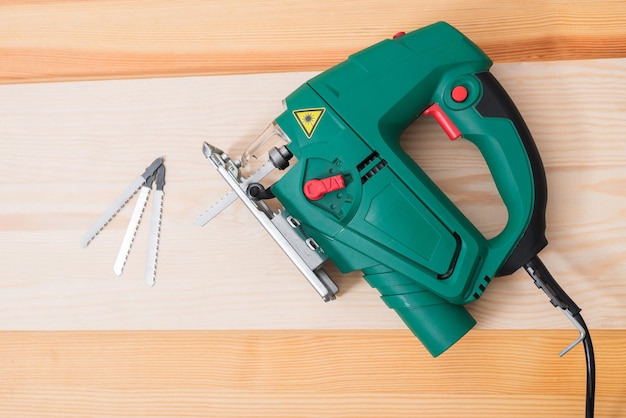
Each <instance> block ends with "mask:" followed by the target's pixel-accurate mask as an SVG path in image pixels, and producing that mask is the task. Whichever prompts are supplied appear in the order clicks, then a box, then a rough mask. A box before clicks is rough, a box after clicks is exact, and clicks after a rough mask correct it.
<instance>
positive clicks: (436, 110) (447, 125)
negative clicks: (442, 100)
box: [424, 103, 461, 141]
mask: <svg viewBox="0 0 626 418" xmlns="http://www.w3.org/2000/svg"><path fill="white" fill-rule="evenodd" d="M424 114H425V115H432V116H433V117H434V118H435V120H436V121H437V123H438V124H439V126H441V129H443V131H444V132H445V133H446V135H448V138H450V139H451V140H452V141H454V140H455V139H457V138H458V137H460V136H461V131H460V130H459V128H457V127H456V125H455V124H454V122H452V120H450V118H449V117H448V115H446V113H445V112H444V111H443V109H442V108H441V106H439V105H438V104H437V103H434V104H432V105H430V107H429V108H428V109H426V110H425V111H424Z"/></svg>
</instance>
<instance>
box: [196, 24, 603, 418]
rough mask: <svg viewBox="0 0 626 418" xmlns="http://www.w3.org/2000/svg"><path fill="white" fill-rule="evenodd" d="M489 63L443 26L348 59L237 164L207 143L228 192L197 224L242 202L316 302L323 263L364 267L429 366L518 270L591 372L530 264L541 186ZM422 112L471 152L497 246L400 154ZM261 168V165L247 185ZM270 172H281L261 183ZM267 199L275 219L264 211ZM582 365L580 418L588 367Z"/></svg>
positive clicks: (566, 301) (308, 86) (328, 293)
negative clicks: (493, 197)
mask: <svg viewBox="0 0 626 418" xmlns="http://www.w3.org/2000/svg"><path fill="white" fill-rule="evenodd" d="M491 65H492V61H491V60H490V59H489V58H488V57H487V55H485V53H484V52H483V51H481V49H480V48H479V47H478V46H476V45H475V44H474V43H473V42H472V41H470V40H469V39H468V38H467V37H465V36H464V35H463V34H461V33H460V32H459V31H458V30H456V29H455V28H453V27H452V26H450V25H449V24H447V23H444V22H440V23H436V24H433V25H430V26H427V27H425V28H422V29H418V30H415V31H413V32H410V33H404V32H400V33H398V34H396V35H395V36H394V37H393V38H392V39H387V40H383V41H382V42H379V43H377V44H375V45H373V46H371V47H369V48H366V49H364V50H362V51H360V52H358V53H355V54H354V55H352V56H350V57H349V58H348V59H347V60H346V61H344V62H342V63H340V64H338V65H336V66H334V67H332V68H330V69H329V70H327V71H324V72H322V73H321V74H319V75H318V76H316V77H314V78H312V79H311V80H309V81H308V82H306V83H305V84H303V85H302V86H301V87H299V88H298V89H297V90H296V91H295V92H293V93H292V94H291V95H289V96H288V97H287V98H286V99H285V102H284V104H285V107H286V109H285V111H284V112H283V113H282V114H280V115H279V116H278V117H277V118H276V119H275V120H274V121H273V122H272V123H271V124H270V126H269V127H268V129H267V130H266V131H265V132H264V133H263V134H262V135H261V136H259V138H257V140H256V141H255V142H254V143H253V144H251V145H250V147H249V148H248V149H247V150H246V151H245V152H244V154H243V155H242V156H241V158H240V159H237V160H233V159H231V158H230V157H229V156H228V155H227V154H226V153H225V152H223V151H221V150H220V149H219V148H217V147H215V146H213V145H210V144H208V143H205V144H204V146H203V151H204V154H205V156H206V158H207V159H208V160H209V161H210V162H212V163H213V165H214V166H215V168H216V169H217V170H218V172H219V173H220V174H221V175H222V177H223V178H224V180H226V182H227V183H229V185H230V186H231V187H232V192H231V193H229V194H228V195H227V196H225V197H224V198H223V199H222V200H221V201H220V202H218V204H216V205H215V206H214V207H212V208H211V209H209V210H208V211H207V212H206V213H205V214H204V215H202V216H201V217H200V218H199V219H198V220H197V221H196V223H197V224H198V225H204V224H206V223H207V222H208V221H209V220H210V219H212V218H213V217H215V216H216V215H217V214H218V213H220V212H221V211H222V210H223V209H224V208H225V207H227V206H228V205H229V204H230V203H232V202H233V201H234V200H237V199H241V200H242V201H243V202H244V203H245V204H246V206H247V207H248V208H249V209H250V210H251V212H252V213H253V214H254V215H255V217H256V218H257V220H258V221H259V222H260V223H261V225H263V226H264V227H265V228H266V229H267V230H268V232H269V233H270V234H271V235H272V237H273V238H274V239H275V240H276V242H277V243H278V244H279V246H280V247H281V248H282V249H283V250H284V251H285V252H286V253H287V255H288V256H289V257H290V258H291V259H292V261H293V262H294V264H295V265H296V266H297V267H298V268H299V270H300V271H301V272H302V273H303V275H304V276H305V277H306V278H307V279H308V280H309V282H310V283H311V284H312V285H313V287H314V288H315V289H316V290H317V291H318V293H319V294H320V296H321V297H322V298H323V299H324V300H332V299H334V298H335V294H336V293H337V291H338V288H337V286H336V285H335V283H334V282H333V281H332V280H331V279H330V277H329V276H328V275H327V274H326V273H325V271H324V270H323V264H324V263H325V262H326V261H327V260H329V259H330V260H332V262H333V263H334V264H335V265H336V266H337V267H338V268H339V270H340V271H341V272H343V273H347V272H351V271H355V270H361V271H362V272H363V277H364V278H365V280H366V281H367V282H368V283H369V284H370V285H371V286H372V287H374V288H376V289H378V291H379V292H380V294H381V297H382V299H383V301H384V302H385V304H386V305H387V306H388V307H390V308H392V309H394V310H395V311H396V312H397V314H398V315H399V316H400V318H402V320H403V321H404V323H405V324H406V326H407V327H408V328H409V329H410V330H411V331H412V332H413V334H415V335H416V336H417V338H419V340H420V341H421V342H422V344H423V345H424V346H425V347H426V348H427V349H428V351H429V352H430V353H431V354H432V355H433V356H438V355H440V354H442V353H443V352H444V351H446V350H447V349H448V348H449V347H451V346H452V345H453V344H454V343H455V342H456V341H458V340H459V339H460V338H461V337H462V336H463V335H465V334H466V333H467V332H468V331H469V330H470V329H471V328H472V327H473V326H474V325H475V323H476V321H475V320H474V319H473V318H472V316H471V315H470V314H469V313H468V312H467V310H466V309H465V307H464V305H466V304H468V303H472V302H475V301H476V300H478V299H479V298H480V296H481V295H482V294H483V292H484V291H485V289H486V288H487V286H488V285H489V283H490V282H491V281H492V279H493V278H495V277H498V276H505V275H509V274H511V273H513V272H515V271H517V270H518V269H519V268H521V267H524V269H525V270H526V271H527V272H528V273H529V274H530V275H531V277H532V278H533V279H534V281H535V284H536V285H537V286H538V287H540V288H541V289H542V290H544V291H545V292H546V294H547V295H548V296H549V297H550V299H551V301H552V303H553V304H554V306H557V307H559V308H560V309H561V310H562V311H563V312H564V313H565V314H566V316H568V318H569V319H570V320H571V321H572V323H574V325H576V327H577V329H578V330H579V331H580V338H579V339H578V340H577V341H575V342H574V343H573V344H572V345H571V346H570V347H568V348H567V349H566V350H564V351H567V350H569V349H570V348H571V347H573V346H574V345H575V344H576V343H578V342H580V341H583V342H584V343H585V347H586V352H587V354H588V358H589V357H590V358H591V360H590V362H591V365H592V366H593V349H592V346H591V339H590V336H589V332H588V330H587V328H586V325H585V324H584V321H583V320H582V317H581V316H580V308H578V306H576V304H575V303H574V302H573V301H572V300H571V299H570V298H569V297H568V296H567V295H566V294H565V292H564V291H563V290H562V289H561V288H560V287H559V286H558V284H557V283H556V281H555V280H554V279H553V278H552V276H551V275H550V273H549V272H548V271H547V269H546V268H545V266H544V265H543V264H542V263H541V261H540V260H539V258H538V257H537V254H538V253H539V252H540V251H541V250H542V249H543V248H544V247H545V246H546V245H547V240H546V236H545V229H546V222H545V212H546V204H547V186H546V176H545V172H544V168H543V164H542V162H541V158H540V156H539V152H538V150H537V147H536V146H535V143H534V140H533V138H532V136H531V133H530V132H529V129H528V127H527V126H526V124H525V122H524V120H523V119H522V116H521V115H520V113H519V111H518V110H517V108H516V106H515V104H514V103H513V101H512V100H511V98H510V97H509V95H508V94H507V93H506V91H505V90H504V88H503V87H502V86H501V85H500V83H499V82H498V81H497V80H496V78H495V77H494V76H493V75H492V74H491V73H490V72H489V69H490V67H491ZM422 115H424V116H428V117H433V118H434V119H435V120H436V121H437V123H438V124H439V126H440V127H441V128H442V130H443V132H445V134H446V135H447V136H448V137H449V138H450V139H451V140H456V139H458V138H461V137H462V138H464V139H465V140H468V141H471V142H472V143H473V144H475V145H476V147H477V148H478V149H479V150H480V152H481V154H482V156H483V157H484V159H485V161H486V163H487V166H488V168H489V171H490V173H491V175H492V176H493V179H494V182H495V185H496V187H497V190H498V193H499V194H500V196H501V198H502V201H503V203H504V205H505V206H506V209H507V213H508V219H507V222H506V225H505V226H504V228H503V230H502V231H501V232H500V233H499V234H498V235H497V236H495V237H493V238H490V239H487V238H486V237H485V236H484V235H483V234H482V233H481V232H480V231H479V230H478V229H477V228H476V227H475V226H474V225H473V224H472V223H471V222H470V221H469V220H468V218H467V217H466V216H465V215H464V214H463V213H462V212H461V211H460V210H459V209H458V208H457V206H455V204H454V203H453V202H452V201H451V200H450V199H449V198H448V197H447V196H446V195H445V194H444V193H443V192H442V191H441V190H440V189H439V187H437V185H436V184H435V183H434V182H433V181H432V180H431V179H430V178H429V177H428V176H427V174H426V173H425V172H424V171H423V170H422V168H420V167H419V165H417V164H416V162H415V161H414V160H413V159H412V158H411V157H410V156H409V155H407V154H406V152H405V151H404V150H403V149H402V148H401V146H400V137H401V135H402V133H403V132H404V131H405V130H406V129H407V128H408V127H409V126H410V125H411V124H412V123H413V122H414V121H415V120H416V119H417V118H419V117H420V116H422ZM257 160H260V161H265V162H266V163H265V165H263V166H262V167H261V168H260V169H259V170H258V171H256V172H254V173H253V174H251V175H250V176H247V177H246V176H244V175H243V173H242V169H243V168H245V167H248V166H250V165H251V163H252V162H254V161H257ZM274 169H278V170H282V171H283V172H284V174H282V175H281V176H280V178H279V179H278V180H277V181H275V182H274V183H273V184H271V185H270V186H264V185H263V184H262V183H261V180H262V179H263V178H265V176H266V175H268V174H269V173H270V172H272V171H273V170H274ZM272 199H277V200H278V202H280V204H281V205H282V208H281V209H279V210H278V211H275V210H273V209H271V208H270V205H268V202H269V201H270V200H272ZM588 368H589V370H588V389H587V416H588V417H589V416H592V414H593V395H594V392H593V390H594V389H593V387H594V381H595V370H594V368H592V367H590V366H589V362H588ZM590 414H591V415H590Z"/></svg>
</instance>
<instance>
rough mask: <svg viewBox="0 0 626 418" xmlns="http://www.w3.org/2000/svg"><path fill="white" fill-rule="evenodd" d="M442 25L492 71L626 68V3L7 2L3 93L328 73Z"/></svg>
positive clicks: (1, 35)
mask: <svg viewBox="0 0 626 418" xmlns="http://www.w3.org/2000/svg"><path fill="white" fill-rule="evenodd" d="M439 20H446V21H449V22H450V23H452V24H453V25H455V26H457V27H458V28H459V29H460V30H462V31H463V32H464V33H466V34H467V35H468V36H469V37H470V38H471V39H473V40H474V41H475V42H476V43H478V44H479V45H480V46H481V47H482V48H483V49H484V50H485V51H486V52H487V53H488V54H489V55H490V56H491V57H492V58H493V59H494V60H496V61H497V62H511V61H537V60H555V59H556V60H558V59H592V58H614V57H624V56H626V3H624V2H623V1H619V0H604V1H596V0H579V1H570V2H561V1H556V0H553V1H532V2H528V1H526V0H509V1H501V0H488V1H482V2H480V3H476V2H467V1H462V0H446V1H438V2H432V1H426V0H419V1H415V0H396V1H394V2H393V3H389V2H380V1H376V0H366V1H363V0H358V1H357V0H346V1H340V2H338V1H334V2H324V1H315V2H311V1H306V0H297V1H291V0H290V1H273V2H267V1H262V0H254V1H246V2H245V3H242V2H241V1H237V0H230V1H228V0H222V1H201V0H179V1H176V2H172V1H167V0H157V1H154V0H151V1H147V0H144V1H133V2H127V1H119V0H118V1H105V0H92V1H88V2H78V1H59V0H45V1H27V2H22V1H8V2H6V1H5V2H3V3H2V4H1V5H0V28H1V29H0V56H1V57H2V59H1V60H0V83H16V82H18V83H22V82H33V81H52V80H68V79H73V80H76V79H100V78H126V77H152V76H173V75H175V76H180V75H201V74H202V75H206V74H225V73H228V74H233V73H257V72H275V71H283V72H284V71H304V70H306V71H310V70H322V69H324V68H326V67H328V66H330V65H332V64H335V63H337V62H339V61H341V60H343V59H345V57H346V56H347V55H348V54H350V53H353V52H355V51H358V50H360V49H362V48H364V47H367V46H369V45H371V44H373V43H375V42H378V41H379V40H381V39H385V38H388V37H390V36H391V35H393V34H395V33H396V32H398V31H400V30H405V31H408V30H412V29H415V28H418V27H421V26H425V25H427V24H430V23H433V22H436V21H439Z"/></svg>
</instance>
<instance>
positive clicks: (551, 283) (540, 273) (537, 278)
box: [524, 256, 596, 418]
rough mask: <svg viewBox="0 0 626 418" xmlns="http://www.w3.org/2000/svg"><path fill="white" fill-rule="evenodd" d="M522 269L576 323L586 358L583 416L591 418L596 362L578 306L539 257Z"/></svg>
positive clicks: (587, 330)
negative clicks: (585, 389)
mask: <svg viewBox="0 0 626 418" xmlns="http://www.w3.org/2000/svg"><path fill="white" fill-rule="evenodd" d="M524 269H525V270H526V272H527V273H528V274H529V275H530V277H532V279H533V281H534V282H535V285H536V286H537V287H538V288H539V289H541V290H543V291H544V292H545V294H546V295H548V297H549V298H550V302H551V303H552V305H554V306H555V307H557V308H561V309H562V310H563V312H564V313H565V315H566V316H567V317H568V318H569V319H570V320H571V321H572V322H573V323H574V324H575V325H577V326H576V328H578V329H579V331H580V332H581V336H583V338H582V343H583V346H584V348H585V357H586V360H587V391H586V402H585V418H593V414H594V403H595V392H596V362H595V355H594V353H593V344H592V342H591V335H590V334H589V329H588V328H587V325H586V324H585V321H584V320H583V317H582V316H581V315H580V308H579V307H578V305H576V303H574V301H573V300H572V299H571V298H570V297H569V296H568V295H567V293H565V291H564V290H563V289H562V288H561V286H559V284H558V283H557V281H556V280H555V279H554V277H552V275H551V274H550V272H549V271H548V269H547V268H546V266H545V265H544V264H543V263H542V262H541V260H540V259H539V257H537V256H534V257H533V258H532V259H531V260H530V261H528V262H527V263H526V264H524Z"/></svg>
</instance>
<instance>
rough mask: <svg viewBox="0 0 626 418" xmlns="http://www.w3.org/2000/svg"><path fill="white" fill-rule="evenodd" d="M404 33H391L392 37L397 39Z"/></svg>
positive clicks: (404, 33)
mask: <svg viewBox="0 0 626 418" xmlns="http://www.w3.org/2000/svg"><path fill="white" fill-rule="evenodd" d="M404 35H406V32H398V33H396V34H395V35H393V39H398V38H399V37H401V36H404Z"/></svg>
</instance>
